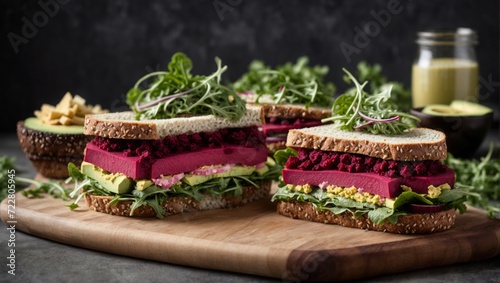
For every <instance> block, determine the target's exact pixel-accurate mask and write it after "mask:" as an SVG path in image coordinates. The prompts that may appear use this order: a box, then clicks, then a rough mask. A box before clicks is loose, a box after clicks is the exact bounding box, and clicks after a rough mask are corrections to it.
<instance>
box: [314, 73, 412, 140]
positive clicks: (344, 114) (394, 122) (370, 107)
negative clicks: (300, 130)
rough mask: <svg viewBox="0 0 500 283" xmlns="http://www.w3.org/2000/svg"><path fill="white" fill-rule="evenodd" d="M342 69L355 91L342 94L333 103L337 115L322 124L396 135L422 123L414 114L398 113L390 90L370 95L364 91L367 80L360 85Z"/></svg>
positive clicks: (349, 129) (343, 128)
mask: <svg viewBox="0 0 500 283" xmlns="http://www.w3.org/2000/svg"><path fill="white" fill-rule="evenodd" d="M343 70H344V72H345V73H346V74H347V76H348V77H349V78H350V80H351V81H352V82H353V83H354V85H355V87H356V91H355V92H346V93H344V94H342V95H340V96H339V97H338V98H337V99H336V100H335V102H334V103H333V107H332V112H333V114H334V116H332V117H329V118H325V119H323V120H322V121H323V122H330V121H331V122H335V123H336V124H337V125H339V126H340V128H341V129H342V130H348V131H354V130H357V131H364V132H369V133H372V134H382V135H396V134H401V133H403V132H404V131H405V130H407V129H409V128H411V127H414V126H415V125H416V122H418V121H419V119H418V118H417V117H415V116H413V115H410V114H408V113H406V112H401V111H398V108H397V105H396V104H395V103H394V102H393V101H391V100H390V98H391V87H389V88H386V89H384V90H382V91H381V92H380V93H375V94H368V93H366V92H365V91H364V90H363V88H364V87H365V86H366V85H367V83H368V81H365V82H364V83H363V84H360V83H359V82H358V81H357V80H356V79H355V78H354V76H353V75H352V74H351V73H350V72H349V71H347V70H346V69H343Z"/></svg>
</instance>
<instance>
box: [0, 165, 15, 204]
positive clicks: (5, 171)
mask: <svg viewBox="0 0 500 283" xmlns="http://www.w3.org/2000/svg"><path fill="white" fill-rule="evenodd" d="M14 161H15V160H14V158H11V157H7V156H2V157H0V170H1V171H0V186H1V187H0V201H1V200H3V199H4V198H6V197H7V195H8V188H9V179H12V178H10V176H9V174H11V173H10V172H12V170H14V171H17V170H16V168H14ZM11 176H12V175H11Z"/></svg>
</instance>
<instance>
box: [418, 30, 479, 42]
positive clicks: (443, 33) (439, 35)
mask: <svg viewBox="0 0 500 283" xmlns="http://www.w3.org/2000/svg"><path fill="white" fill-rule="evenodd" d="M417 35H418V39H417V43H418V44H421V45H474V44H477V43H478V40H477V33H476V32H475V31H474V30H472V29H470V28H457V29H456V30H429V31H422V32H418V33H417Z"/></svg>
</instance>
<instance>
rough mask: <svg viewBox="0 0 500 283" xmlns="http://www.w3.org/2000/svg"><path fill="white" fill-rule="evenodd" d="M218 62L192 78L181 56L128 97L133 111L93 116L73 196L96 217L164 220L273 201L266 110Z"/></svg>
mask: <svg viewBox="0 0 500 283" xmlns="http://www.w3.org/2000/svg"><path fill="white" fill-rule="evenodd" d="M216 62H217V66H218V69H217V71H216V72H215V73H214V74H212V75H209V76H193V75H191V74H190V70H191V68H192V65H191V61H190V59H189V58H188V57H187V56H186V55H184V54H183V53H176V54H174V56H173V57H172V61H171V62H170V64H169V70H168V71H166V72H155V73H153V75H151V74H148V75H146V76H145V77H143V78H142V79H140V80H139V81H138V82H137V84H136V85H135V86H134V87H133V88H132V89H131V90H130V91H129V93H128V100H127V102H128V103H129V104H130V105H131V108H132V109H133V111H129V112H120V113H106V114H96V115H87V117H86V119H85V126H84V127H85V134H87V135H92V136H94V138H93V140H92V141H91V142H89V143H88V144H87V146H86V150H85V156H84V161H83V162H82V165H81V167H80V168H77V167H76V166H74V165H72V164H70V166H69V171H70V174H71V175H72V177H73V179H74V180H75V190H74V191H73V195H77V194H79V198H82V197H83V198H84V199H85V200H86V202H87V204H88V205H89V206H90V207H91V208H92V209H94V210H96V211H100V212H105V213H109V214H113V215H123V216H142V217H152V216H156V217H158V218H162V217H164V216H165V215H171V214H176V213H183V212H189V211H194V210H207V209H214V208H227V207H236V206H239V205H243V204H246V203H248V202H250V201H254V200H257V199H261V198H263V197H266V196H268V195H269V190H270V185H271V181H272V180H273V179H275V178H276V176H277V173H278V174H279V171H278V170H276V169H274V168H273V167H272V164H271V166H269V165H268V164H269V163H266V161H267V159H268V156H267V148H266V146H265V138H264V136H263V134H262V133H260V132H259V130H258V126H259V125H261V124H262V122H263V118H262V113H261V110H260V108H258V107H247V106H246V105H245V102H244V101H243V100H241V99H240V98H239V97H238V96H237V95H236V94H235V93H234V92H233V91H232V90H230V89H228V88H226V87H224V86H223V85H221V84H220V75H221V74H222V73H223V72H224V70H225V67H222V66H221V64H220V60H218V59H216ZM152 77H153V78H154V80H153V82H151V83H150V84H149V87H148V88H146V89H141V86H142V85H144V83H145V82H146V80H148V79H150V78H152ZM79 198H77V200H76V201H75V204H76V203H77V202H78V199H79ZM75 206H76V205H74V206H73V207H75Z"/></svg>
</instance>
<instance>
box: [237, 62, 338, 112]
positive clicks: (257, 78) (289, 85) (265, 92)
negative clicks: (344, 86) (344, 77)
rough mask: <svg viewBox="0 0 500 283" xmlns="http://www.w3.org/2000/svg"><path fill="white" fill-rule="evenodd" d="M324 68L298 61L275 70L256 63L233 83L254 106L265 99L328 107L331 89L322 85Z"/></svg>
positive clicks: (324, 74)
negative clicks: (246, 95)
mask: <svg viewBox="0 0 500 283" xmlns="http://www.w3.org/2000/svg"><path fill="white" fill-rule="evenodd" d="M328 71H329V70H328V67H327V66H320V65H316V66H310V65H309V58H308V57H305V56H304V57H300V58H298V59H297V62H296V63H295V64H293V63H291V62H287V63H286V64H284V65H279V66H277V67H276V68H275V69H272V68H271V67H269V66H266V65H265V64H264V63H263V62H262V61H260V60H254V61H252V62H251V63H250V66H249V68H248V71H247V72H246V73H245V74H243V75H242V76H241V77H240V78H239V79H238V80H236V81H235V82H234V83H233V88H234V89H235V90H236V91H237V92H240V93H251V94H255V95H256V98H255V99H254V101H252V102H255V103H259V102H261V99H262V98H263V97H265V96H268V97H270V98H271V99H272V100H273V102H274V103H275V104H280V103H291V104H294V103H295V104H304V105H305V106H306V108H307V107H309V106H323V107H331V105H332V102H333V95H334V93H335V86H334V85H333V83H325V82H324V78H325V76H326V75H327V74H328Z"/></svg>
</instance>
